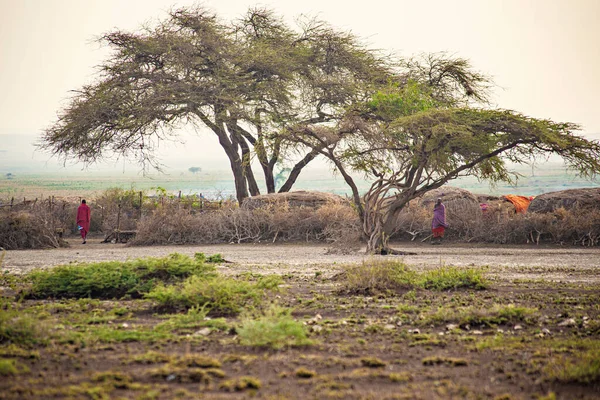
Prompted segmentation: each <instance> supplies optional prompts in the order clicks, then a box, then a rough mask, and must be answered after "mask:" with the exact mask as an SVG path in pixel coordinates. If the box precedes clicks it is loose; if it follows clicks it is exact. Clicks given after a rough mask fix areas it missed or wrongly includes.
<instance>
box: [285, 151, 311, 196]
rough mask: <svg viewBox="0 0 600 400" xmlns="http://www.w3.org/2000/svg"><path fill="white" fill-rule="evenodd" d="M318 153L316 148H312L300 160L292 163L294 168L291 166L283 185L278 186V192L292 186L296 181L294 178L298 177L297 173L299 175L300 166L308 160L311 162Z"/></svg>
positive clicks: (303, 165)
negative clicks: (294, 163)
mask: <svg viewBox="0 0 600 400" xmlns="http://www.w3.org/2000/svg"><path fill="white" fill-rule="evenodd" d="M318 154H319V151H318V150H313V151H311V152H310V153H308V154H307V155H305V156H304V158H303V159H302V160H300V161H298V162H297V163H296V165H294V168H292V171H291V172H290V175H289V176H288V178H287V180H286V181H285V183H284V184H283V186H281V188H279V193H285V192H289V191H290V189H291V188H292V186H294V183H296V179H298V175H300V172H301V171H302V168H304V167H305V166H306V165H307V164H308V163H309V162H311V161H312V160H313V159H314V158H315V157H316V156H317V155H318Z"/></svg>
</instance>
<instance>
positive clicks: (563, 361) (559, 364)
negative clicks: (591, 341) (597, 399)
mask: <svg viewBox="0 0 600 400" xmlns="http://www.w3.org/2000/svg"><path fill="white" fill-rule="evenodd" d="M597 344H598V342H597ZM543 373H544V376H545V377H546V379H548V380H550V381H557V382H561V383H596V382H600V350H599V349H598V348H596V349H595V350H590V351H584V352H576V353H575V354H574V356H573V357H566V356H558V357H557V356H554V357H552V358H551V359H550V360H549V362H548V365H546V367H545V368H544V369H543Z"/></svg>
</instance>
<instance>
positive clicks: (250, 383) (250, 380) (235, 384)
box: [219, 376, 262, 392]
mask: <svg viewBox="0 0 600 400" xmlns="http://www.w3.org/2000/svg"><path fill="white" fill-rule="evenodd" d="M261 386H262V383H261V382H260V379H258V378H254V377H252V376H242V377H239V378H236V379H229V380H226V381H224V382H221V384H220V385H219V388H220V389H222V390H225V391H228V392H234V391H236V392H241V391H243V390H248V389H252V390H258V389H260V388H261Z"/></svg>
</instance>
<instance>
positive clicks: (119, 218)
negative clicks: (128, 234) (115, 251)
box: [115, 203, 121, 243]
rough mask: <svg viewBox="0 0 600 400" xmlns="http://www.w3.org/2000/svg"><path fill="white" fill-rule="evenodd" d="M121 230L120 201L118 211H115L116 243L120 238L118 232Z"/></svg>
mask: <svg viewBox="0 0 600 400" xmlns="http://www.w3.org/2000/svg"><path fill="white" fill-rule="evenodd" d="M120 232H121V203H119V205H118V211H117V233H116V235H115V236H116V239H117V243H119V241H120V240H119V239H120V235H119V233H120Z"/></svg>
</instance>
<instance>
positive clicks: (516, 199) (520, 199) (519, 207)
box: [502, 194, 531, 214]
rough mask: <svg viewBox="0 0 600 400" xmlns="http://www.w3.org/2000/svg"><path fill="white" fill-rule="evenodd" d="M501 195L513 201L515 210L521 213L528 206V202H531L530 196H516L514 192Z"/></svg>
mask: <svg viewBox="0 0 600 400" xmlns="http://www.w3.org/2000/svg"><path fill="white" fill-rule="evenodd" d="M502 197H504V198H505V199H506V200H508V201H510V202H511V203H513V205H514V206H515V211H516V212H517V213H521V214H525V212H526V211H527V208H528V207H529V203H531V197H525V196H517V195H516V194H507V195H506V196H502Z"/></svg>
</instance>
